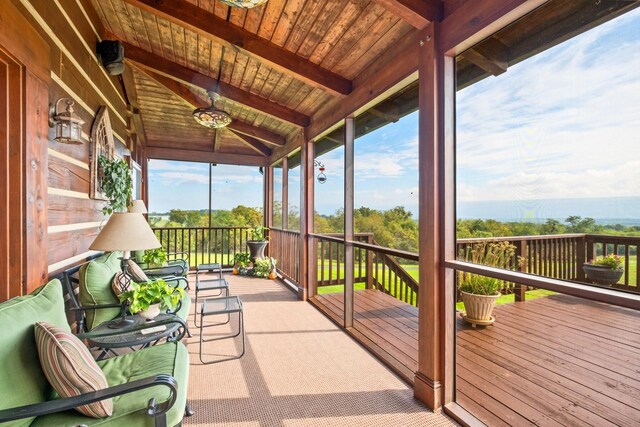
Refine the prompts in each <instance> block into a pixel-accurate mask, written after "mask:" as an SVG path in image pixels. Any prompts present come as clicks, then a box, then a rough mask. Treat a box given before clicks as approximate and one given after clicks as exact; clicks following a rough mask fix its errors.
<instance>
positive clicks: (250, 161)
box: [147, 141, 267, 167]
mask: <svg viewBox="0 0 640 427" xmlns="http://www.w3.org/2000/svg"><path fill="white" fill-rule="evenodd" d="M150 143H152V141H150ZM147 158H149V159H157V160H178V161H183V162H199V163H220V164H226V165H242V166H263V167H264V166H267V158H266V157H264V156H249V155H243V154H228V153H214V152H213V151H199V150H185V149H181V148H166V147H156V146H154V145H148V146H147Z"/></svg>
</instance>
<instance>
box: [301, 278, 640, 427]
mask: <svg viewBox="0 0 640 427" xmlns="http://www.w3.org/2000/svg"><path fill="white" fill-rule="evenodd" d="M312 302H313V304H314V305H316V307H318V308H319V309H320V310H322V311H323V312H324V313H325V314H327V315H328V316H329V317H330V318H332V319H333V320H334V321H336V322H341V319H342V315H343V314H342V311H343V297H342V294H325V295H320V296H317V297H316V298H315V299H314V300H313V301H312ZM494 315H495V317H496V323H495V324H494V325H493V326H491V327H487V328H477V329H474V328H471V327H470V326H468V325H466V324H465V323H464V322H463V321H462V320H458V322H457V333H456V373H457V377H456V378H457V379H456V392H457V393H456V396H457V402H458V403H459V404H460V405H461V406H462V407H464V408H465V409H467V410H468V411H469V412H471V413H472V414H474V415H475V416H476V417H478V418H479V419H480V420H482V421H483V422H485V423H486V424H487V425H491V426H494V425H495V426H506V425H516V426H521V425H523V426H526V425H568V426H585V425H592V426H607V425H619V426H637V425H640V313H638V312H636V311H634V310H629V309H624V308H619V307H614V306H611V305H607V304H601V303H595V302H590V301H586V300H583V299H579V298H574V297H570V296H566V295H555V296H550V297H545V298H539V299H535V300H530V301H526V302H524V303H512V304H506V305H502V306H499V307H496V310H495V312H494ZM417 331H418V311H417V309H416V308H415V307H412V306H410V305H408V304H404V303H402V302H400V301H397V300H396V299H394V298H392V297H390V296H388V295H385V294H383V293H381V292H378V291H375V290H364V291H357V292H356V297H355V319H354V328H353V330H351V331H350V333H351V334H352V335H353V336H354V337H355V338H356V339H358V340H359V341H360V342H361V343H362V344H364V345H365V346H366V347H367V348H369V349H370V350H371V351H372V352H373V353H375V354H376V355H377V356H378V357H380V358H381V359H383V360H384V361H385V363H386V364H387V365H389V366H390V367H391V368H393V369H394V370H395V371H396V372H397V373H398V374H399V375H400V376H401V377H402V378H404V379H405V380H407V381H409V382H412V381H413V372H415V369H416V366H417V356H418V354H417V339H418V332H417Z"/></svg>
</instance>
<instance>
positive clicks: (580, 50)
mask: <svg viewBox="0 0 640 427" xmlns="http://www.w3.org/2000/svg"><path fill="white" fill-rule="evenodd" d="M632 21H633V22H640V13H638V12H637V11H636V12H632V13H629V14H628V15H627V16H624V17H623V18H622V19H618V20H614V21H612V22H610V23H608V24H605V25H603V26H601V27H598V28H596V29H595V30H592V31H591V32H588V33H586V34H583V35H581V36H579V37H577V38H575V39H572V40H570V41H569V42H567V43H564V44H562V45H560V46H557V47H555V48H553V49H551V50H549V51H547V52H544V53H542V54H540V55H537V56H535V57H533V58H531V59H529V60H527V61H525V62H523V63H521V64H518V65H515V66H513V67H511V68H510V69H509V70H508V71H507V73H505V74H503V75H502V76H499V77H497V78H493V77H490V78H488V79H486V80H484V81H482V82H480V83H478V84H476V85H473V86H471V87H469V88H466V89H464V90H463V91H461V92H459V93H458V99H457V102H458V117H457V120H458V123H457V145H458V151H457V166H458V189H457V191H458V198H459V200H464V201H467V200H497V199H505V200H517V199H526V198H554V197H607V196H631V195H635V196H637V195H639V194H640V188H639V187H638V186H637V185H634V184H631V183H635V182H638V178H640V177H639V176H638V170H640V167H639V166H640V165H638V164H637V163H636V162H635V161H634V159H635V158H636V157H637V154H638V153H640V149H639V148H638V147H639V146H640V75H639V74H638V70H640V37H635V38H634V37H631V38H630V40H624V39H625V38H628V35H629V34H628V32H627V31H626V30H622V29H620V27H621V26H622V25H624V24H625V23H629V22H632ZM636 32H637V30H636ZM638 35H640V33H638ZM623 183H624V185H622V184H623Z"/></svg>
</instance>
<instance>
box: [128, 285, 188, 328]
mask: <svg viewBox="0 0 640 427" xmlns="http://www.w3.org/2000/svg"><path fill="white" fill-rule="evenodd" d="M131 288H132V289H131V290H129V291H126V292H123V293H122V294H121V295H120V301H128V302H129V311H130V312H131V314H139V315H140V316H142V317H144V318H145V319H147V320H153V319H154V318H155V317H156V316H157V315H158V314H160V310H174V309H175V308H176V307H177V306H178V303H180V300H181V299H182V298H184V290H183V289H182V288H180V287H173V286H171V285H169V284H168V283H167V282H165V281H164V280H162V279H158V280H153V281H149V282H145V283H132V284H131Z"/></svg>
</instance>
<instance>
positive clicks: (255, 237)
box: [248, 226, 269, 242]
mask: <svg viewBox="0 0 640 427" xmlns="http://www.w3.org/2000/svg"><path fill="white" fill-rule="evenodd" d="M267 230H269V229H268V228H267V227H262V226H258V227H255V228H251V229H250V230H249V231H248V239H249V241H251V242H266V241H267V240H268V239H269V238H268V237H267V236H265V232H266V231H267Z"/></svg>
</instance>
